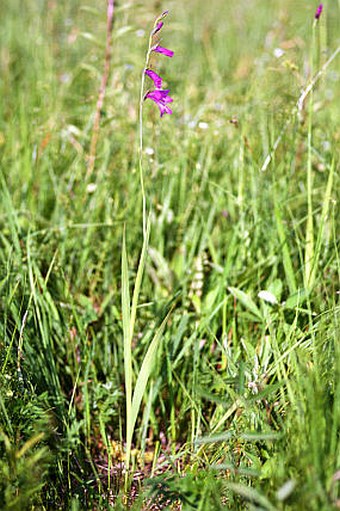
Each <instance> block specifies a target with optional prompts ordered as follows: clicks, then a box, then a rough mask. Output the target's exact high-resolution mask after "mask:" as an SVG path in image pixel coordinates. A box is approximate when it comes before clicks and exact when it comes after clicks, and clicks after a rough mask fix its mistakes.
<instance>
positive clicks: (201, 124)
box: [198, 121, 209, 130]
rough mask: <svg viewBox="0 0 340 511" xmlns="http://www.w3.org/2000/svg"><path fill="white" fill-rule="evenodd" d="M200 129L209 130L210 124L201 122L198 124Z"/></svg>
mask: <svg viewBox="0 0 340 511" xmlns="http://www.w3.org/2000/svg"><path fill="white" fill-rule="evenodd" d="M198 127H199V128H200V129H201V130H207V129H208V128H209V124H208V123H207V122H203V121H201V122H199V123H198Z"/></svg>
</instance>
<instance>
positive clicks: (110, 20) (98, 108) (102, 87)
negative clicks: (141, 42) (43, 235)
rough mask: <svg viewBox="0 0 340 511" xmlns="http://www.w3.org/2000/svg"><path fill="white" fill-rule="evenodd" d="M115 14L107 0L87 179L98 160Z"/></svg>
mask: <svg viewBox="0 0 340 511" xmlns="http://www.w3.org/2000/svg"><path fill="white" fill-rule="evenodd" d="M113 15H114V0H108V1H107V23H106V48H105V63H104V72H103V75H102V80H101V84H100V89H99V94H98V100H97V105H96V112H95V115H94V121H93V128H92V137H91V145H90V154H89V155H88V159H87V173H86V177H87V179H88V178H90V177H91V175H92V173H93V170H94V164H95V160H96V151H97V143H98V138H99V128H100V117H101V112H102V108H103V103H104V98H105V93H106V87H107V82H108V79H109V74H110V65H111V50H112V27H113Z"/></svg>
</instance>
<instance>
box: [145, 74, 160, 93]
mask: <svg viewBox="0 0 340 511" xmlns="http://www.w3.org/2000/svg"><path fill="white" fill-rule="evenodd" d="M145 74H146V75H147V76H148V77H149V78H151V80H152V81H153V83H154V84H155V87H156V89H161V88H162V81H163V80H162V78H161V77H160V76H159V75H158V74H157V73H155V71H152V69H146V70H145Z"/></svg>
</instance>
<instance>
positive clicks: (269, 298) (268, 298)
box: [257, 291, 278, 305]
mask: <svg viewBox="0 0 340 511" xmlns="http://www.w3.org/2000/svg"><path fill="white" fill-rule="evenodd" d="M257 296H258V297H259V298H261V300H264V301H265V302H269V303H271V304H272V305H277V303H278V301H277V299H276V296H274V295H273V293H271V292H270V291H260V292H259V294H258V295H257Z"/></svg>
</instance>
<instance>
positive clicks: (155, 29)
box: [152, 21, 164, 35]
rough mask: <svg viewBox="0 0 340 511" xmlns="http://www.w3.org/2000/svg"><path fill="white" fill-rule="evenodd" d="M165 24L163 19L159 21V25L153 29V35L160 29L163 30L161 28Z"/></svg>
mask: <svg viewBox="0 0 340 511" xmlns="http://www.w3.org/2000/svg"><path fill="white" fill-rule="evenodd" d="M163 25H164V23H163V21H159V22H158V23H157V25H156V26H155V28H154V29H153V31H152V34H153V35H155V34H157V32H159V31H160V30H161V28H162V27H163Z"/></svg>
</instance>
